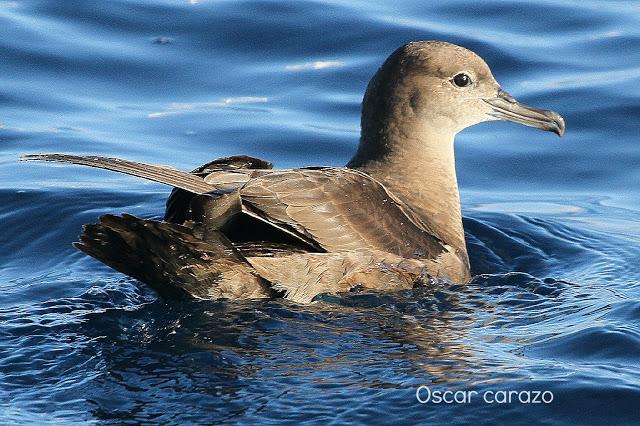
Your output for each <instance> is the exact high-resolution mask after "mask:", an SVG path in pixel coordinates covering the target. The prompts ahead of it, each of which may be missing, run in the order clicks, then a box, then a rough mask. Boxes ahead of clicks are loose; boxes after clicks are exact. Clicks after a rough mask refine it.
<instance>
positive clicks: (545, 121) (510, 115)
mask: <svg viewBox="0 0 640 426" xmlns="http://www.w3.org/2000/svg"><path fill="white" fill-rule="evenodd" d="M484 101H485V102H486V103H488V104H489V105H490V106H491V112H489V115H490V116H492V117H495V118H497V119H500V120H508V121H513V122H515V123H520V124H524V125H525V126H531V127H537V128H539V129H543V130H548V131H552V132H553V133H555V134H557V135H558V136H562V135H563V134H564V119H563V118H562V117H561V116H560V114H558V113H557V112H555V111H549V110H546V109H539V108H533V107H530V106H528V105H524V104H521V103H520V102H518V101H516V100H515V99H514V98H513V97H512V96H511V95H509V94H508V93H507V92H505V91H504V90H502V89H500V90H498V95H497V96H496V97H494V98H485V99H484Z"/></svg>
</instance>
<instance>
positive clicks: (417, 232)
mask: <svg viewBox="0 0 640 426" xmlns="http://www.w3.org/2000/svg"><path fill="white" fill-rule="evenodd" d="M491 120H509V121H514V122H517V123H521V124H524V125H527V126H533V127H538V128H541V129H544V130H550V131H552V132H555V133H557V134H558V135H560V136H562V134H563V133H564V121H563V119H562V117H560V115H558V114H557V113H555V112H553V111H547V110H542V109H537V108H532V107H529V106H526V105H523V104H521V103H519V102H517V101H516V100H515V99H514V98H512V97H511V96H510V95H508V94H507V93H506V92H505V91H503V90H502V89H501V88H500V85H499V84H498V83H497V82H496V80H495V79H494V77H493V75H492V74H491V71H490V69H489V67H488V66H487V64H486V63H485V62H484V61H483V60H482V58H480V57H479V56H477V55H476V54H475V53H473V52H471V51H469V50H467V49H465V48H463V47H460V46H456V45H454V44H451V43H446V42H440V41H419V42H411V43H408V44H406V45H404V46H402V47H400V48H399V49H397V50H396V51H395V52H393V53H392V54H391V55H390V56H389V58H387V60H386V61H385V62H384V63H383V64H382V66H381V67H380V69H379V70H378V71H377V73H376V74H375V75H374V77H373V78H372V79H371V81H370V82H369V85H368V87H367V90H366V93H365V96H364V100H363V102H362V120H361V137H360V145H359V147H358V151H357V152H356V154H355V155H354V157H353V158H352V159H351V161H350V162H349V163H348V164H347V167H346V168H337V167H308V168H300V169H288V170H273V169H272V168H271V163H269V162H267V161H264V160H260V159H256V158H252V157H248V156H234V157H228V158H221V159H217V160H214V161H212V162H210V163H208V164H205V165H203V166H201V167H199V168H197V169H196V170H194V171H192V172H191V173H186V172H181V171H177V170H174V169H170V168H167V167H163V166H153V165H147V164H141V163H136V162H132V161H126V160H120V159H115V158H105V157H95V156H73V155H64V154H37V155H27V156H25V157H24V159H25V160H44V161H57V162H65V163H74V164H81V165H86V166H92V167H98V168H102V169H108V170H112V171H116V172H121V173H127V174H130V175H134V176H138V177H142V178H145V179H150V180H153V181H157V182H161V183H164V184H167V185H170V186H173V187H174V190H173V192H172V194H171V196H170V197H169V199H168V201H167V209H166V214H165V218H164V219H165V220H164V221H162V222H160V221H154V220H145V219H139V218H136V217H134V216H131V215H126V214H124V215H122V216H114V215H104V216H102V217H101V218H100V221H99V222H98V223H97V224H91V225H85V227H84V231H83V234H82V235H81V237H80V241H79V242H78V243H75V246H76V247H78V248H79V249H80V250H82V251H84V252H85V253H87V254H89V255H90V256H93V257H95V258H96V259H98V260H100V261H102V262H103V263H105V264H107V265H109V266H111V267H112V268H114V269H116V270H118V271H120V272H123V273H125V274H127V275H130V276H132V277H134V278H136V279H138V280H140V281H143V282H145V283H147V284H148V285H150V286H151V287H152V288H154V289H156V290H157V291H158V292H159V293H160V294H162V295H165V296H174V295H187V296H190V297H195V298H202V299H218V298H230V299H245V298H263V297H286V298H288V299H292V300H295V301H300V302H309V301H311V300H313V298H314V297H315V296H316V295H318V294H321V293H338V292H346V291H351V290H353V289H355V288H361V287H364V288H371V289H377V290H393V289H406V288H412V287H414V286H417V285H424V284H426V283H428V282H429V280H430V279H437V278H442V279H447V280H450V281H453V282H458V283H464V282H466V281H468V280H469V279H470V270H469V258H468V255H467V249H466V245H465V240H464V231H463V228H462V216H461V212H460V197H459V193H458V184H457V179H456V171H455V161H454V147H453V145H454V137H455V135H456V134H457V133H458V132H459V131H461V130H462V129H464V128H466V127H469V126H472V125H474V124H477V123H480V122H483V121H491Z"/></svg>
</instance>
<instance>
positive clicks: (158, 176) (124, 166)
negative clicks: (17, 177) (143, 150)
mask: <svg viewBox="0 0 640 426" xmlns="http://www.w3.org/2000/svg"><path fill="white" fill-rule="evenodd" d="M22 160H24V161H54V162H58V163H71V164H79V165H82V166H89V167H97V168H99V169H105V170H111V171H114V172H119V173H125V174H128V175H132V176H137V177H141V178H144V179H148V180H152V181H155V182H160V183H164V184H165V185H170V186H173V187H176V188H180V189H184V190H185V191H189V192H193V193H195V194H206V193H207V192H211V191H214V190H215V189H216V187H215V186H213V185H210V184H208V183H206V182H205V181H204V180H203V179H202V178H201V177H199V176H196V175H193V174H191V173H186V172H181V171H179V170H175V169H172V168H169V167H163V166H154V165H151V164H143V163H136V162H135V161H128V160H121V159H119V158H110V157H96V156H93V155H87V156H80V155H66V154H31V155H25V156H23V157H22Z"/></svg>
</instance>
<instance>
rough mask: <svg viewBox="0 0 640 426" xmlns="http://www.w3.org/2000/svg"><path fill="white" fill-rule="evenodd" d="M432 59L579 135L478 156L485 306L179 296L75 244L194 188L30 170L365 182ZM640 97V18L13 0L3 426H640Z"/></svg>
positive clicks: (443, 4) (606, 8) (388, 5)
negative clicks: (373, 102) (201, 172)
mask: <svg viewBox="0 0 640 426" xmlns="http://www.w3.org/2000/svg"><path fill="white" fill-rule="evenodd" d="M420 39H440V40H447V41H451V42H454V43H458V44H461V45H464V46H466V47H469V48H471V49H473V50H474V51H476V52H477V53H479V54H480V55H481V56H483V57H484V58H485V59H486V60H487V62H488V63H489V65H490V66H491V68H492V69H493V71H494V75H495V76H496V78H497V79H498V81H499V82H500V83H501V84H502V85H503V87H504V88H505V89H506V90H508V91H509V92H510V93H511V94H513V95H514V96H515V97H516V98H519V99H520V100H522V101H524V102H526V103H529V104H532V105H536V106H540V107H545V108H549V109H554V110H556V111H558V112H560V113H561V114H562V115H563V116H564V117H565V119H566V123H567V132H566V135H565V137H564V138H563V139H558V138H557V137H555V135H552V134H550V133H544V132H540V131H537V130H534V129H530V128H524V127H520V126H517V125H512V124H507V123H486V124H483V125H479V126H476V127H474V128H470V129H467V130H465V131H464V132H462V133H461V134H460V135H459V137H458V139H457V142H456V155H457V166H458V174H459V182H460V187H461V194H462V201H463V210H464V215H465V227H466V233H467V240H468V245H469V251H470V256H471V261H472V266H473V272H474V274H475V275H476V277H475V278H474V279H473V281H472V282H471V283H470V284H469V285H466V286H460V285H451V284H446V283H440V284H436V285H434V287H433V288H424V289H416V290H413V291H406V292H401V293H391V294H371V293H357V294H351V295H348V296H341V297H337V296H326V297H323V298H322V300H321V301H320V302H319V303H315V304H312V305H297V304H294V303H289V302H286V301H280V300H274V301H261V302H185V301H183V302H176V301H168V300H162V299H159V298H158V297H157V296H156V294H155V293H153V292H152V291H151V290H149V289H148V288H147V287H146V286H145V285H143V284H141V283H139V282H137V281H135V280H133V279H130V278H128V277H125V276H123V275H121V274H119V273H116V272H114V271H112V270H110V269H109V268H107V267H105V266H103V265H102V264H100V263H98V262H97V261H94V260H93V259H91V258H88V257H86V256H84V255H82V254H81V253H80V252H78V251H76V250H75V249H73V248H72V247H71V242H72V241H74V240H76V239H77V236H78V234H79V232H80V230H81V225H82V224H84V223H91V222H94V221H96V219H97V217H98V216H99V215H100V214H103V213H122V212H128V213H132V214H136V215H139V216H142V217H161V216H162V213H163V208H164V199H165V197H166V196H167V194H168V192H169V188H166V187H164V186H162V185H157V184H153V183H147V182H143V181H140V180H137V179H134V178H130V177H126V176H120V175H117V174H113V173H108V172H102V171H98V170H91V169H85V168H80V167H56V166H53V165H50V164H31V163H28V164H26V163H21V162H19V161H18V158H19V156H20V155H23V154H26V153H38V152H68V153H86V154H89V153H91V154H99V155H109V156H118V157H123V158H128V159H133V160H138V161H143V162H151V163H163V164H170V165H172V166H175V167H178V168H181V169H186V170H189V169H192V168H193V167H195V166H197V165H199V164H201V163H203V162H205V161H208V160H210V159H213V158H215V157H219V156H225V155H231V154H238V153H246V154H250V155H255V156H259V157H262V158H265V159H268V160H271V161H273V162H274V163H275V164H276V166H278V167H294V166H305V165H342V164H344V163H345V162H346V161H348V159H349V158H350V156H351V154H352V153H353V152H354V149H355V147H356V145H357V142H358V131H359V111H360V101H361V97H362V94H363V92H364V89H365V87H366V84H367V82H368V80H369V78H370V77H371V76H372V74H373V73H374V72H375V70H376V69H377V67H378V66H379V65H380V63H381V62H382V61H383V60H384V59H385V57H386V56H387V55H388V54H389V53H390V52H391V51H393V50H394V49H395V48H396V47H398V46H399V45H401V44H403V43H405V42H407V41H410V40H420ZM639 83H640V2H637V1H606V0H582V1H573V0H537V1H535V2H533V1H523V0H487V1H483V2H475V1H469V0H448V1H437V2H424V1H404V0H398V1H394V2H388V1H382V0H368V1H361V0H353V1H346V0H325V1H322V0H316V1H302V0H299V1H289V2H286V1H241V0H232V1H231V0H230V1H224V0H200V1H197V0H191V1H186V0H147V1H133V0H112V1H108V2H87V1H74V0H65V1H55V0H49V1H46V0H14V1H7V0H1V1H0V229H1V231H0V289H1V291H0V423H2V424H66V423H87V424H103V423H104V424H135V423H145V424H148V423H161V424H196V423H209V424H210V423H230V424H255V423H261V424H262V423H264V424H276V423H281V422H285V421H287V422H291V423H302V422H310V423H315V424H318V423H334V424H343V423H347V422H352V423H364V424H388V423H401V424H413V423H419V424H443V423H447V424H465V423H472V424H485V423H488V424H609V425H611V424H616V425H619V424H638V423H639V422H640V203H639V202H640V192H638V183H639V182H640V136H639V128H640V84H639ZM447 391H449V392H458V393H457V394H453V393H449V394H448V395H449V396H450V397H452V395H456V397H457V399H458V401H457V402H453V403H446V402H444V401H441V402H440V403H438V402H437V401H436V396H437V395H438V393H440V394H441V395H445V394H444V392H447ZM473 392H475V394H474V393H473ZM536 392H537V394H536ZM416 393H418V396H419V397H420V399H421V400H422V401H423V402H424V403H421V402H420V401H418V399H417V397H416ZM428 395H430V396H431V398H428ZM465 395H467V396H469V398H464V396H465ZM505 395H510V396H511V398H512V399H511V401H508V400H507V401H505ZM527 395H529V398H531V399H534V397H535V396H536V395H538V402H532V401H531V400H529V402H526V401H527ZM427 399H429V400H428V401H426V400H427ZM449 400H451V399H450V398H449ZM522 400H523V401H525V402H522Z"/></svg>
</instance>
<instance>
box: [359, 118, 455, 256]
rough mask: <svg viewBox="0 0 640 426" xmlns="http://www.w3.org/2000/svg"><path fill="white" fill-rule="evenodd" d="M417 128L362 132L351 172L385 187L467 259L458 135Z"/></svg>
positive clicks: (424, 126) (429, 128)
mask: <svg viewBox="0 0 640 426" xmlns="http://www.w3.org/2000/svg"><path fill="white" fill-rule="evenodd" d="M413 124H414V125H413V126H402V127H403V131H402V132H397V131H393V129H386V131H385V130H384V129H383V130H382V131H380V129H378V130H377V131H375V132H367V131H366V129H365V128H364V126H363V133H362V138H361V141H360V146H359V148H358V152H357V153H356V155H355V156H354V157H353V159H352V160H351V161H350V162H349V164H348V165H347V166H348V167H350V168H354V169H358V170H361V171H363V172H365V173H367V174H368V175H369V176H371V177H373V178H374V179H376V180H378V181H380V182H381V183H382V184H383V185H385V187H387V189H389V190H390V192H391V193H392V194H393V195H395V196H396V197H397V198H399V199H400V200H401V201H403V202H404V203H406V204H407V205H408V206H409V207H410V208H411V209H412V210H413V211H414V213H416V214H417V215H418V216H419V217H420V219H422V221H423V222H424V223H425V224H426V225H427V226H428V227H429V228H431V230H432V231H433V232H435V233H436V234H437V236H438V237H439V238H440V239H442V240H443V241H444V242H445V243H446V244H449V245H450V246H452V247H453V248H454V249H456V250H457V251H458V253H459V254H460V256H461V257H462V258H463V259H466V258H467V250H466V244H465V240H464V230H463V228H462V215H461V211H460V195H459V192H458V180H457V177H456V168H455V156H454V147H453V136H454V135H453V134H452V133H450V134H439V133H438V132H437V131H433V130H432V129H438V128H443V127H440V126H443V125H445V124H446V123H431V125H429V124H428V123H424V124H420V125H417V124H416V123H413ZM409 129H412V130H413V131H407V130H409Z"/></svg>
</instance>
